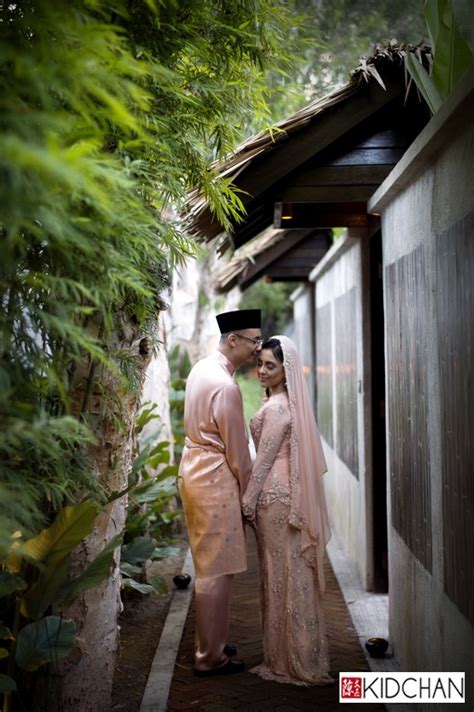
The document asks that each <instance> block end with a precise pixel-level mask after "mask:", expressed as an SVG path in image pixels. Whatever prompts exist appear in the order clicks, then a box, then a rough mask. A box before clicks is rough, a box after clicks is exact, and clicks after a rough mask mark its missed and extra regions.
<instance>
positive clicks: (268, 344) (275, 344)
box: [262, 339, 283, 363]
mask: <svg viewBox="0 0 474 712" xmlns="http://www.w3.org/2000/svg"><path fill="white" fill-rule="evenodd" d="M263 349H270V351H271V352H272V353H273V355H274V356H275V358H276V359H278V361H279V362H280V363H283V351H282V348H281V344H280V342H279V340H278V339H267V341H264V343H263V344H262V351H263Z"/></svg>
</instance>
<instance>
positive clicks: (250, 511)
mask: <svg viewBox="0 0 474 712" xmlns="http://www.w3.org/2000/svg"><path fill="white" fill-rule="evenodd" d="M242 514H243V516H244V519H245V520H246V522H247V523H248V524H250V525H254V524H255V515H256V511H255V507H252V505H251V504H249V503H248V501H246V500H245V497H244V499H243V500H242Z"/></svg>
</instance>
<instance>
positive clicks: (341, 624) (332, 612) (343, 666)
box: [167, 532, 384, 712]
mask: <svg viewBox="0 0 474 712" xmlns="http://www.w3.org/2000/svg"><path fill="white" fill-rule="evenodd" d="M248 549H249V559H248V564H249V566H248V570H247V571H246V572H245V573H243V574H239V575H238V576H236V577H235V580H234V589H233V591H234V593H233V602H232V613H231V642H232V643H234V644H236V645H237V647H238V657H241V658H242V659H243V660H245V662H246V663H247V666H248V667H252V666H253V665H256V664H257V663H259V662H260V661H261V658H262V645H261V628H260V618H259V607H260V604H259V595H258V572H257V571H258V567H257V555H256V546H255V541H254V538H253V534H252V533H251V532H249V536H248ZM325 575H326V593H325V596H324V604H323V607H324V611H325V615H326V624H327V630H328V637H329V653H330V658H331V673H332V674H333V676H334V677H335V678H336V679H338V677H339V676H338V673H339V672H341V671H356V670H368V669H369V668H368V666H367V662H366V660H365V657H364V654H363V652H362V649H361V647H360V644H359V640H358V637H357V634H356V631H355V629H354V627H353V625H352V621H351V618H350V615H349V612H348V610H347V606H346V604H345V602H344V599H343V596H342V594H341V591H340V589H339V586H338V583H337V580H336V578H335V576H334V574H333V571H332V569H331V566H330V563H329V561H328V560H326V563H325ZM193 641H194V607H193V605H192V606H191V608H190V611H189V614H188V617H187V620H186V625H185V628H184V633H183V637H182V640H181V644H180V647H179V650H178V655H177V659H176V665H175V670H174V675H173V681H172V683H171V689H170V694H169V699H168V708H167V709H168V712H182V711H183V710H200V711H201V710H202V711H203V712H225V711H226V710H239V712H270V710H271V711H272V712H297V711H298V710H302V711H305V710H308V712H309V710H311V712H331V711H332V710H336V709H339V710H341V711H344V710H351V709H352V710H355V712H361V711H362V710H363V709H367V710H370V712H381V711H382V710H383V709H384V707H383V705H374V704H371V705H365V704H357V705H350V704H345V705H344V706H340V705H339V702H338V700H339V692H338V685H337V684H336V685H334V686H331V687H299V686H295V685H285V684H281V683H276V682H269V681H266V680H262V679H261V678H259V677H258V676H256V675H253V674H251V673H249V672H245V673H242V674H239V675H230V676H223V677H215V678H197V677H194V676H193V674H192V667H193Z"/></svg>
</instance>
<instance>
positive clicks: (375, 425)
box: [370, 230, 388, 593]
mask: <svg viewBox="0 0 474 712" xmlns="http://www.w3.org/2000/svg"><path fill="white" fill-rule="evenodd" d="M370 322H371V330H372V332H371V342H372V343H371V361H372V481H373V490H372V497H373V538H374V590H375V591H377V592H379V593H386V592H387V591H388V545H387V471H386V467H387V464H386V463H387V460H386V440H385V351H384V310H383V263H382V233H381V231H380V230H378V231H377V232H376V233H375V234H374V235H373V236H372V237H371V239H370Z"/></svg>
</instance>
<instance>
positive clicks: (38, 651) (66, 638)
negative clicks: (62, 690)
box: [15, 616, 76, 672]
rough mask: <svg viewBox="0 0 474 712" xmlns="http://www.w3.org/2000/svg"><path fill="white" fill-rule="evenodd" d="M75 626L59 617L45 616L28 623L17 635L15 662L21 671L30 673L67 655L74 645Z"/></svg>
mask: <svg viewBox="0 0 474 712" xmlns="http://www.w3.org/2000/svg"><path fill="white" fill-rule="evenodd" d="M75 634H76V626H75V624H74V622H73V621H70V620H64V619H63V618H59V616H47V617H46V618H41V620H39V621H35V622H34V623H30V624H28V625H26V626H25V627H24V628H22V629H21V630H20V632H19V634H18V638H17V643H16V652H15V662H16V664H17V665H18V667H20V668H21V669H22V670H27V671H28V672H32V671H34V670H37V669H38V668H39V667H40V666H41V665H43V664H44V663H51V662H54V661H56V660H60V659H61V658H65V657H67V656H68V655H69V653H70V652H71V650H72V647H73V645H74V640H75Z"/></svg>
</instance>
